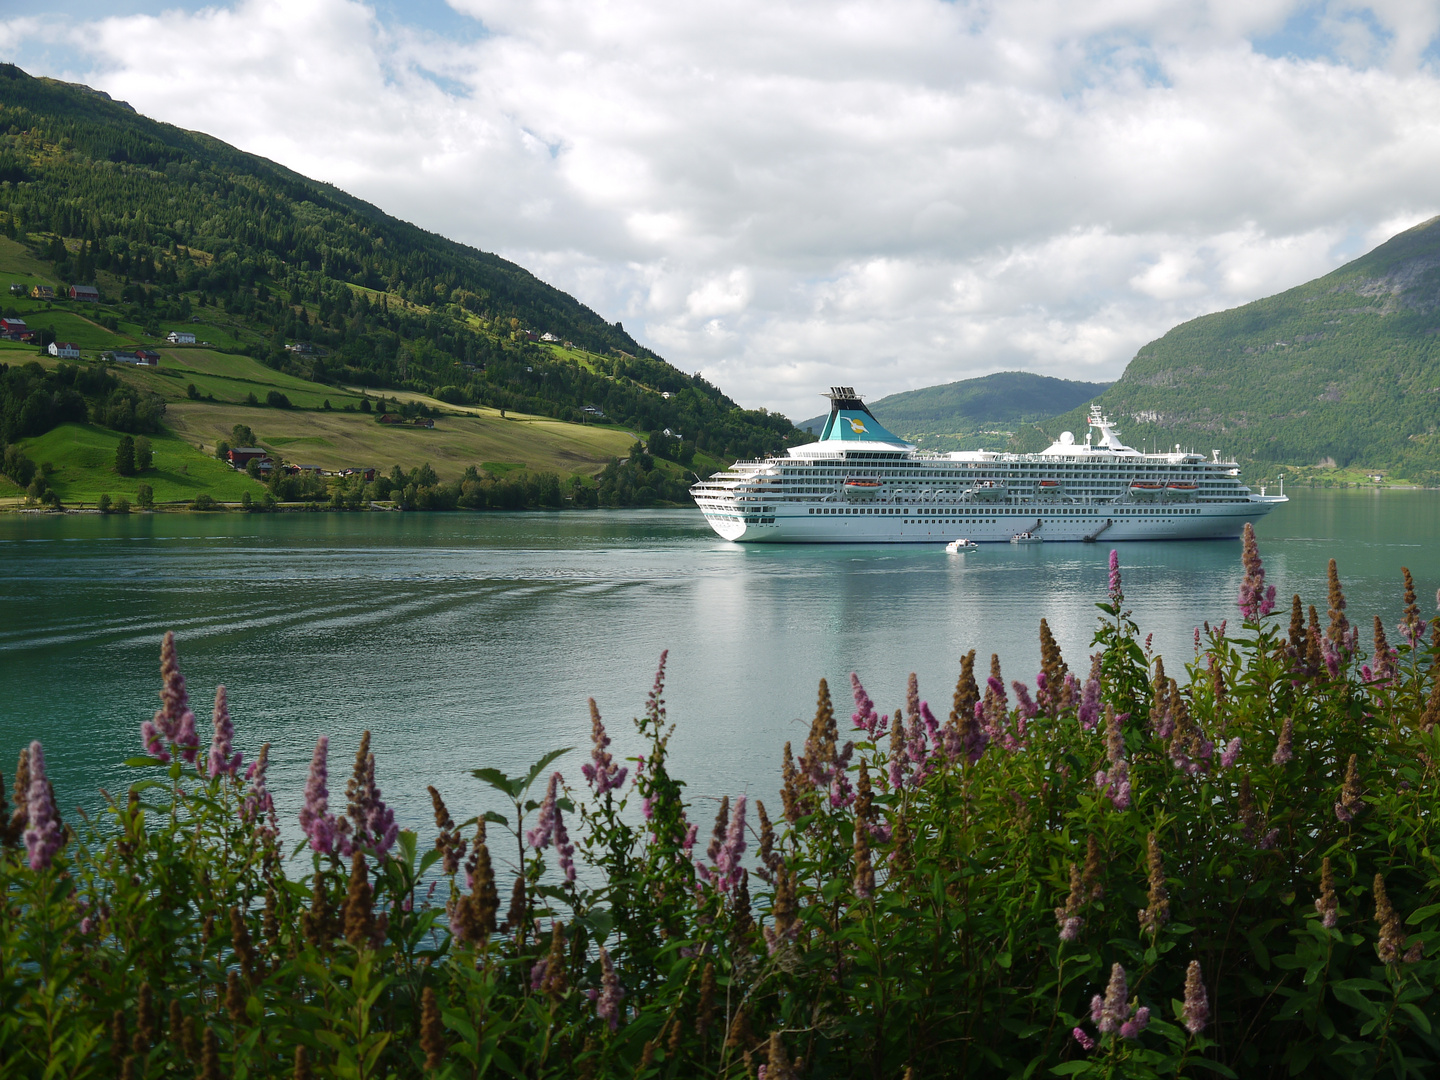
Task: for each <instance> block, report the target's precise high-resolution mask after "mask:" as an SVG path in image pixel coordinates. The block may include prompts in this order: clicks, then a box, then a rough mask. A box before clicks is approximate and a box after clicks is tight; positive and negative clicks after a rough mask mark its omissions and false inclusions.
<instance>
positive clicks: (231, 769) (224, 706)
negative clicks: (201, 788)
mask: <svg viewBox="0 0 1440 1080" xmlns="http://www.w3.org/2000/svg"><path fill="white" fill-rule="evenodd" d="M212 723H213V726H214V729H215V735H214V737H213V738H212V739H211V740H210V754H209V756H208V757H207V758H206V761H205V764H204V766H203V767H202V768H201V772H202V774H203V775H205V776H208V777H210V779H212V780H213V779H215V778H216V777H217V776H219V775H220V774H221V773H225V774H227V775H229V776H234V775H235V774H236V773H238V772H239V771H240V755H239V754H238V753H234V752H233V749H234V748H233V744H234V741H235V725H234V724H233V723H231V722H230V705H229V702H228V701H227V700H226V697H225V687H223V686H217V687H216V688H215V715H214V719H213V721H212Z"/></svg>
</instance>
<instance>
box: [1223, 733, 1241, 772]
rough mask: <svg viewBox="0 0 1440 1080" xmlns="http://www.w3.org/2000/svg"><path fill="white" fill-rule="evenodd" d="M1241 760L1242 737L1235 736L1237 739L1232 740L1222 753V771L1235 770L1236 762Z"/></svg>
mask: <svg viewBox="0 0 1440 1080" xmlns="http://www.w3.org/2000/svg"><path fill="white" fill-rule="evenodd" d="M1239 760H1240V736H1238V735H1237V736H1235V738H1233V739H1231V740H1230V741H1229V743H1227V744H1226V746H1225V749H1224V750H1223V751H1221V753H1220V767H1221V768H1222V769H1229V768H1233V767H1234V765H1235V762H1237V761H1239Z"/></svg>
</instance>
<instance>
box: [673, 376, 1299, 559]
mask: <svg viewBox="0 0 1440 1080" xmlns="http://www.w3.org/2000/svg"><path fill="white" fill-rule="evenodd" d="M829 397H830V398H831V402H832V411H831V415H830V419H829V421H828V422H827V423H826V425H825V432H824V434H822V435H821V437H820V440H819V441H817V442H814V443H810V444H807V445H805V446H797V447H792V448H791V449H790V450H789V451H788V452H787V453H786V455H785V456H784V457H773V458H767V459H765V460H763V461H752V462H736V463H735V465H733V466H732V467H731V468H730V469H728V470H727V471H725V472H723V473H716V474H715V475H714V476H712V477H711V478H710V479H709V480H704V481H701V482H700V483H697V484H695V485H694V486H693V487H692V488H691V489H690V491H691V494H692V495H693V496H694V498H695V502H696V505H697V506H699V508H700V510H701V512H702V513H703V514H704V515H705V520H706V521H708V522H709V523H710V526H711V528H713V529H714V530H715V531H716V533H718V534H719V535H720V536H722V537H724V538H725V539H726V540H732V541H737V542H740V543H762V544H764V543H769V544H786V543H792V544H906V543H914V544H924V543H930V544H933V543H947V542H949V541H950V540H954V539H956V538H957V537H966V538H968V539H970V540H974V541H976V542H978V543H1009V542H1010V539H1011V537H1013V536H1015V535H1017V534H1019V533H1031V534H1033V535H1034V537H1035V538H1036V539H1038V540H1043V541H1045V542H1047V543H1051V542H1056V541H1059V542H1065V541H1073V542H1085V541H1104V542H1106V543H1110V542H1112V541H1117V540H1225V539H1232V538H1235V537H1238V536H1240V534H1241V531H1242V529H1243V528H1244V526H1245V523H1246V522H1247V521H1255V520H1256V519H1258V518H1261V517H1264V516H1265V515H1266V514H1268V513H1269V512H1270V511H1271V510H1273V509H1274V508H1275V507H1276V506H1278V505H1280V504H1281V503H1284V502H1286V501H1288V500H1286V498H1285V496H1284V494H1283V492H1282V493H1281V494H1280V495H1268V496H1267V495H1266V494H1264V492H1263V489H1262V491H1261V494H1259V495H1256V494H1253V493H1252V492H1251V491H1250V489H1249V488H1248V487H1246V486H1244V485H1243V484H1242V483H1241V482H1240V470H1239V467H1238V466H1237V465H1236V464H1235V463H1234V462H1233V461H1221V460H1220V457H1219V454H1218V453H1212V455H1211V457H1209V458H1205V457H1203V456H1201V455H1199V454H1195V453H1191V452H1184V451H1181V450H1180V449H1179V448H1178V447H1177V448H1176V450H1175V452H1174V453H1164V454H1142V453H1140V452H1139V451H1137V450H1134V449H1133V448H1131V447H1128V446H1125V445H1124V444H1123V443H1121V442H1120V439H1119V432H1118V431H1116V430H1115V429H1114V427H1113V426H1112V425H1111V424H1110V422H1109V421H1108V420H1107V419H1105V418H1104V417H1102V416H1101V415H1100V413H1099V411H1098V410H1092V414H1091V420H1090V422H1091V425H1092V426H1093V427H1096V428H1099V430H1100V433H1101V438H1100V440H1099V442H1098V443H1094V444H1092V442H1091V438H1090V436H1089V435H1087V436H1086V439H1085V442H1084V443H1083V444H1081V443H1076V442H1075V440H1074V438H1073V437H1072V436H1071V435H1070V433H1069V432H1064V433H1063V434H1062V435H1061V437H1060V439H1059V440H1057V441H1056V442H1055V443H1054V444H1053V445H1052V446H1051V447H1050V448H1049V449H1047V450H1045V451H1043V452H1041V453H1038V454H1004V453H993V452H988V453H987V452H986V451H983V450H979V451H973V452H965V453H953V454H934V453H927V452H925V451H921V450H918V449H916V447H915V446H913V445H912V444H910V443H907V442H905V441H904V440H902V439H899V438H897V437H896V436H894V435H892V434H890V433H889V432H888V431H886V430H885V429H884V428H883V427H882V426H881V425H880V423H879V422H878V421H877V420H875V418H874V417H873V416H872V415H871V414H870V412H869V410H868V409H866V408H865V406H864V403H863V402H861V401H860V399H859V398H858V397H856V396H855V393H854V391H853V390H850V389H849V388H848V387H834V388H832V391H831V394H830V395H829Z"/></svg>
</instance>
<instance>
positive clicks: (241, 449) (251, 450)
mask: <svg viewBox="0 0 1440 1080" xmlns="http://www.w3.org/2000/svg"><path fill="white" fill-rule="evenodd" d="M225 456H226V458H228V459H229V461H230V464H231V465H233V466H234V467H235V468H237V469H243V468H245V466H246V465H248V464H250V462H252V461H258V462H260V463H261V464H262V465H263V464H264V463H265V462H267V461H268V460H270V452H269V451H268V450H265V449H264V448H262V447H259V446H237V447H235V448H234V449H233V450H231V451H230V452H229V453H228V454H226V455H225Z"/></svg>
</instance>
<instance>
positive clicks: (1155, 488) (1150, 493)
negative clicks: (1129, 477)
mask: <svg viewBox="0 0 1440 1080" xmlns="http://www.w3.org/2000/svg"><path fill="white" fill-rule="evenodd" d="M1164 490H1165V485H1164V484H1162V483H1159V482H1158V481H1154V480H1135V481H1132V482H1131V484H1130V495H1131V497H1132V498H1135V499H1153V498H1155V496H1157V495H1159V494H1160V493H1161V492H1163V491H1164Z"/></svg>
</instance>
